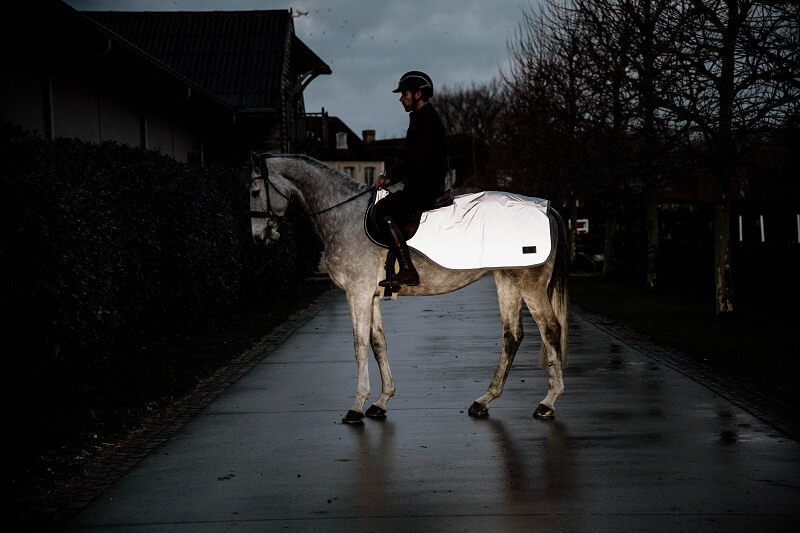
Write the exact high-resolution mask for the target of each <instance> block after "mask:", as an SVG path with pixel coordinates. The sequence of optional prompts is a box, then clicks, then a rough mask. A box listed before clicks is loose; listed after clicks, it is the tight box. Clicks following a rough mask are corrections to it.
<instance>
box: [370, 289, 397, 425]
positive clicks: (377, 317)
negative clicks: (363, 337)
mask: <svg viewBox="0 0 800 533" xmlns="http://www.w3.org/2000/svg"><path fill="white" fill-rule="evenodd" d="M380 302H381V299H380V295H378V294H376V295H374V296H373V297H372V328H371V335H370V343H371V345H372V353H373V354H374V355H375V360H376V361H377V362H378V369H379V370H380V373H381V395H380V397H379V398H378V401H376V402H375V403H373V404H372V405H371V406H370V408H369V409H367V416H368V417H370V418H384V417H386V403H387V402H388V401H389V399H390V398H391V397H392V396H394V392H395V386H394V379H393V378H392V370H391V369H390V368H389V357H388V355H387V353H386V335H385V333H384V331H383V315H382V314H381V305H380Z"/></svg>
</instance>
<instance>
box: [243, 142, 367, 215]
mask: <svg viewBox="0 0 800 533" xmlns="http://www.w3.org/2000/svg"><path fill="white" fill-rule="evenodd" d="M253 155H256V154H253ZM257 157H258V167H259V171H260V172H261V177H259V178H252V179H251V180H250V183H253V181H255V180H257V179H263V180H264V185H265V189H266V192H267V210H266V211H253V210H250V217H251V218H277V219H282V218H283V217H282V216H280V215H278V214H277V213H276V212H275V211H273V210H272V203H271V202H270V197H269V189H270V186H272V188H273V189H275V191H276V192H277V193H278V194H279V195H281V196H283V197H284V198H285V199H286V200H287V201H289V200H291V198H290V197H288V196H286V195H285V194H283V193H282V192H281V191H280V190H279V189H278V188H277V187H275V185H272V182H271V181H269V169H268V168H267V164H266V158H267V157H269V154H266V155H265V154H258V155H257ZM370 192H373V189H372V188H371V187H370V188H369V189H367V190H366V191H361V192H360V193H358V194H356V195H355V196H351V197H350V198H347V199H346V200H343V201H341V202H339V203H338V204H335V205H332V206H330V207H326V208H325V209H321V210H319V211H317V212H315V213H311V216H312V217H315V216H317V215H321V214H322V213H326V212H328V211H330V210H332V209H336V208H337V207H339V206H341V205H344V204H346V203H348V202H352V201H353V200H355V199H356V198H360V197H361V196H364V195H365V194H367V193H370Z"/></svg>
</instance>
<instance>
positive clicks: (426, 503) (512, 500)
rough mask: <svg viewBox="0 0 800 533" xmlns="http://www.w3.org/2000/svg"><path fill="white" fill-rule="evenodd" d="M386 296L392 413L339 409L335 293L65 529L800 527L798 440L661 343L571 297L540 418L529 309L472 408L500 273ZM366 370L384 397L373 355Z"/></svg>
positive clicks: (487, 360)
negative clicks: (489, 399)
mask: <svg viewBox="0 0 800 533" xmlns="http://www.w3.org/2000/svg"><path fill="white" fill-rule="evenodd" d="M382 309H383V314H384V323H385V329H386V337H387V343H388V347H389V358H390V362H391V365H392V372H393V375H394V378H395V381H396V384H397V394H396V396H395V397H394V398H393V399H392V400H391V401H390V402H389V411H388V417H387V418H386V419H385V420H371V419H367V420H365V422H364V423H363V424H361V425H356V426H353V425H345V424H343V423H341V418H342V416H343V415H344V414H345V412H346V411H347V409H348V408H349V407H350V405H351V403H352V401H353V398H354V396H355V389H356V366H355V361H354V355H353V338H352V329H351V324H350V318H349V313H348V309H347V304H346V301H345V297H344V293H339V294H337V295H336V296H334V297H333V298H332V299H331V300H330V301H329V303H327V304H326V305H325V306H323V307H322V308H321V309H320V310H319V312H317V313H316V314H315V315H314V316H313V317H311V318H310V319H309V320H308V321H307V322H306V323H305V324H303V325H302V326H301V327H300V328H299V329H297V330H296V331H295V332H294V333H293V334H292V335H290V336H289V337H288V338H287V339H286V340H285V341H284V342H283V343H282V344H280V345H279V346H277V347H265V348H264V349H263V350H264V357H263V359H261V360H260V362H259V363H257V364H256V365H255V366H254V367H253V368H252V369H251V370H250V371H249V372H247V373H246V374H245V375H244V376H242V377H241V378H240V379H239V380H238V381H236V382H235V383H234V384H233V385H232V386H231V387H230V388H228V389H227V390H226V391H225V392H223V393H222V394H221V395H219V396H218V397H217V398H216V399H215V400H214V401H213V402H212V403H211V404H210V405H208V407H206V408H205V409H204V410H202V411H201V412H200V413H199V414H198V415H197V416H195V417H194V418H193V419H191V420H190V421H189V422H188V423H186V424H185V425H184V426H182V427H181V428H180V429H179V430H178V431H177V432H175V433H174V434H173V435H172V436H171V437H170V438H169V439H168V440H166V442H164V443H163V444H162V445H161V446H160V447H157V448H156V449H155V450H154V451H153V452H152V453H151V454H150V455H148V456H147V457H146V458H144V459H143V460H142V461H141V462H139V464H137V465H136V466H135V467H134V468H133V469H131V470H130V471H129V472H128V473H127V474H126V475H124V476H123V477H122V478H121V479H119V480H118V481H117V482H116V483H114V484H113V485H112V486H111V487H110V488H109V489H108V490H106V491H105V492H103V493H102V494H101V495H100V496H99V497H97V498H96V499H95V500H94V501H92V502H91V503H90V504H89V505H87V506H86V507H85V508H84V509H83V510H82V511H81V512H80V513H79V514H78V515H77V516H76V517H75V518H74V519H73V520H72V521H71V522H70V524H69V529H71V530H86V531H192V532H198V531H220V530H226V531H229V530H235V531H314V532H320V531H350V532H352V531H380V532H384V531H447V532H449V531H481V532H487V531H534V532H535V531H591V532H594V531H647V532H650V531H665V532H666V531H668V532H675V531H692V532H694V531H720V532H733V531H759V532H771V531H796V530H798V526H800V461H798V460H799V459H800V444H798V442H797V441H796V440H795V439H794V438H791V437H790V436H787V434H786V433H785V432H783V431H782V430H781V429H780V428H779V425H776V424H774V423H772V422H771V421H770V420H768V419H767V420H765V419H764V417H759V416H755V415H754V414H751V412H750V411H751V410H749V409H746V408H743V407H742V406H741V405H742V404H743V402H742V401H741V399H737V398H735V397H734V396H732V395H731V394H720V393H719V391H718V390H717V391H715V390H714V388H713V387H712V388H709V387H708V386H707V385H706V384H704V383H703V380H702V379H699V380H697V379H692V378H690V377H687V375H685V373H683V372H681V371H678V370H676V369H675V368H676V367H675V365H673V364H670V363H669V358H668V357H663V354H661V355H660V356H656V357H653V356H652V354H648V353H646V352H645V351H642V350H641V349H640V347H638V346H637V345H636V343H631V342H629V341H628V340H627V339H626V338H625V337H621V336H618V335H612V334H610V333H608V332H607V331H606V330H605V329H604V328H602V327H598V325H597V324H596V323H595V322H593V321H592V320H590V319H589V318H587V317H586V316H584V315H583V314H581V313H579V312H573V313H572V315H571V319H570V324H571V331H570V353H569V362H568V365H567V368H566V371H565V373H564V381H565V386H566V392H565V394H564V395H563V396H561V397H560V398H559V399H558V401H557V402H556V405H555V407H556V418H555V419H554V420H550V421H542V420H537V419H534V418H533V417H532V416H531V415H532V412H533V409H534V408H535V407H536V405H537V404H538V402H539V401H540V400H541V399H543V398H544V396H545V394H546V391H547V376H546V372H545V371H544V370H542V369H540V368H539V367H538V365H537V360H538V353H539V346H540V340H539V335H538V330H537V328H536V326H535V324H534V323H533V321H532V320H531V319H530V316H527V317H526V320H525V331H526V337H525V340H524V341H523V344H522V346H521V347H520V350H519V353H518V354H517V358H516V360H515V362H514V366H513V367H512V369H511V372H510V374H509V377H508V382H507V384H506V389H505V392H504V394H503V395H502V396H501V397H500V398H498V399H497V400H495V401H494V402H493V403H491V404H490V409H489V417H488V418H485V419H473V418H470V417H469V416H468V415H467V409H468V407H469V405H470V404H471V403H472V401H473V400H474V399H476V398H477V397H478V396H480V395H481V394H483V392H484V391H485V389H486V387H487V386H488V384H489V381H490V379H491V376H492V373H493V372H494V367H495V365H496V363H497V359H498V357H499V353H500V333H501V327H500V318H499V313H498V309H497V298H496V294H495V292H494V282H493V280H492V278H491V276H489V277H487V278H484V279H482V280H480V281H479V282H477V283H475V284H473V285H471V286H469V287H466V288H464V289H461V290H460V291H457V292H454V293H450V294H445V295H440V296H433V297H424V298H410V297H409V298H403V297H400V298H399V299H397V300H394V301H384V302H383V304H382ZM370 378H371V386H372V391H373V393H372V398H373V399H375V398H377V396H378V391H379V390H380V379H379V375H378V371H377V365H376V364H375V362H374V360H373V361H371V363H370ZM728 398H730V399H728ZM368 405H369V404H368ZM744 407H746V405H745V406H744Z"/></svg>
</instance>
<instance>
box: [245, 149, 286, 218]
mask: <svg viewBox="0 0 800 533" xmlns="http://www.w3.org/2000/svg"><path fill="white" fill-rule="evenodd" d="M253 155H256V154H255V153H253ZM257 157H258V168H259V172H260V173H261V176H260V177H258V178H251V179H250V186H251V187H252V185H253V182H254V181H256V180H259V179H263V180H264V190H265V191H266V194H267V210H266V211H256V210H253V209H251V210H250V218H268V219H277V220H282V219H283V217H282V216H281V215H279V214H278V213H276V212H275V211H273V209H272V201H271V200H270V196H269V189H270V187H271V188H273V189H275V192H277V193H278V194H279V195H281V196H282V197H283V198H285V199H286V201H287V202H288V201H290V200H291V197H289V196H286V195H285V194H283V193H282V192H281V191H280V189H278V188H277V187H275V185H273V184H272V182H271V181H269V169H268V168H267V163H266V157H264V156H263V154H259V155H258V156H257Z"/></svg>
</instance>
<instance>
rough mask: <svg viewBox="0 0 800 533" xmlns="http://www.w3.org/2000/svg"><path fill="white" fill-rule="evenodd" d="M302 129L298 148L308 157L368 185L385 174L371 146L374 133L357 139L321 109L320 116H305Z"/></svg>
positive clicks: (365, 134)
mask: <svg viewBox="0 0 800 533" xmlns="http://www.w3.org/2000/svg"><path fill="white" fill-rule="evenodd" d="M305 126H306V139H305V142H304V143H303V144H302V146H301V148H302V151H303V152H304V153H306V154H308V155H310V156H311V157H313V158H315V159H319V160H320V161H324V162H325V163H327V164H328V165H330V166H332V167H334V168H337V169H339V170H341V171H342V172H345V173H346V174H349V175H350V177H352V178H355V179H356V180H358V181H360V182H362V183H366V184H368V185H372V182H373V181H374V180H375V176H377V175H378V174H380V173H381V172H383V171H384V169H385V165H384V162H383V161H382V160H381V158H380V157H379V156H378V154H376V153H375V151H374V150H373V149H372V148H371V146H370V145H371V143H372V142H373V141H374V140H375V131H374V130H365V131H364V132H363V137H359V136H358V135H356V134H355V133H353V131H352V130H351V129H350V128H349V127H347V125H346V124H345V123H344V122H342V121H341V120H340V119H339V118H337V117H331V116H329V115H328V113H327V112H326V111H325V109H324V108H323V109H322V111H321V112H320V113H308V114H307V115H306V121H305Z"/></svg>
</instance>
